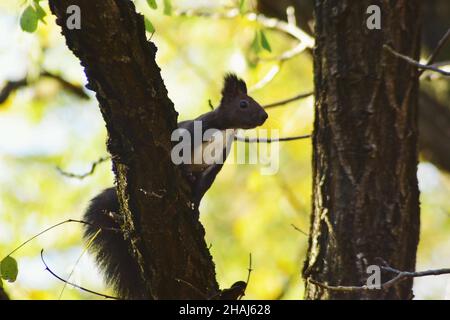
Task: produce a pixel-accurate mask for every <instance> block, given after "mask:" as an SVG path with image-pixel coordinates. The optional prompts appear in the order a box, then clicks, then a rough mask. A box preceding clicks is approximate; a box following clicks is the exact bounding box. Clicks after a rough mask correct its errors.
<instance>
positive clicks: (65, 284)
mask: <svg viewBox="0 0 450 320" xmlns="http://www.w3.org/2000/svg"><path fill="white" fill-rule="evenodd" d="M100 232H102V229H101V228H100V229H98V230H97V232H96V233H95V234H94V235H93V236H92V237H91V238H90V239H89V241H88V243H87V244H86V246H84V248H83V251H82V252H81V254H80V256H79V257H78V259H77V261H75V264H74V265H73V268H72V270H71V271H70V273H69V276H68V277H67V281H70V279H71V278H72V275H73V273H74V272H75V268H76V267H77V266H78V264H79V263H80V261H81V258H83V256H84V254H85V253H86V252H87V251H88V250H89V249H90V247H91V246H92V244H93V243H94V240H95V239H96V238H97V237H98V235H99V234H100ZM67 283H68V282H65V283H64V286H63V287H62V289H61V292H60V293H59V297H58V300H61V298H62V296H63V293H64V290H65V289H66V286H67Z"/></svg>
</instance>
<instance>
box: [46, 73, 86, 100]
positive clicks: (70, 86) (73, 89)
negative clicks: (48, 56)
mask: <svg viewBox="0 0 450 320" xmlns="http://www.w3.org/2000/svg"><path fill="white" fill-rule="evenodd" d="M41 77H47V78H50V79H53V80H55V81H56V82H58V83H59V84H60V85H61V87H62V88H63V89H64V90H66V91H67V92H70V93H72V94H73V95H75V96H77V97H78V98H80V99H83V100H89V95H88V94H87V93H86V91H85V90H84V88H83V86H80V85H78V84H74V83H72V82H70V81H67V80H66V79H64V78H63V77H62V76H60V75H58V74H55V73H51V72H49V71H42V72H41Z"/></svg>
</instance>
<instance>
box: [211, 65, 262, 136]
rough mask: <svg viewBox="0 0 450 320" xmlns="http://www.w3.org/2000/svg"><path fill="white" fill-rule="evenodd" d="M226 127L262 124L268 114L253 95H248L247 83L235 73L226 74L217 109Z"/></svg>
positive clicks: (248, 126) (250, 126)
mask: <svg viewBox="0 0 450 320" xmlns="http://www.w3.org/2000/svg"><path fill="white" fill-rule="evenodd" d="M217 112H219V113H220V115H221V116H220V117H221V119H223V121H224V124H225V127H226V128H230V129H252V128H256V127H258V126H260V125H262V124H263V123H264V122H265V121H266V119H267V117H268V115H267V113H266V111H264V109H263V108H262V107H261V106H260V105H259V103H258V102H256V101H255V100H254V99H253V98H252V97H250V96H248V95H247V85H246V84H245V82H244V81H243V80H242V79H239V78H238V77H237V76H236V75H235V74H232V73H229V74H227V75H226V76H225V80H224V85H223V89H222V100H221V101H220V106H219V108H218V109H217Z"/></svg>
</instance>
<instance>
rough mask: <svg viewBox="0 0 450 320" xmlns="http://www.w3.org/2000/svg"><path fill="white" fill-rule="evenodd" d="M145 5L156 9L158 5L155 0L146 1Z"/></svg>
mask: <svg viewBox="0 0 450 320" xmlns="http://www.w3.org/2000/svg"><path fill="white" fill-rule="evenodd" d="M147 3H148V5H149V7H150V8H152V9H158V4H157V3H156V0H147Z"/></svg>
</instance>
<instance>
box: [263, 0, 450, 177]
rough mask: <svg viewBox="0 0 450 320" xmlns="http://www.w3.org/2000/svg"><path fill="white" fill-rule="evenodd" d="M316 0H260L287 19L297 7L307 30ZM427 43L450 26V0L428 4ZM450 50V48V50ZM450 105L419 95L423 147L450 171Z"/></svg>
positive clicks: (424, 154)
mask: <svg viewBox="0 0 450 320" xmlns="http://www.w3.org/2000/svg"><path fill="white" fill-rule="evenodd" d="M313 2H314V0H280V1H272V0H259V1H258V10H259V11H260V12H261V13H263V14H266V15H268V16H273V17H277V18H278V19H286V8H287V7H288V6H293V7H294V8H295V15H296V18H297V23H298V24H299V26H300V27H301V28H302V29H304V30H309V25H310V22H311V21H312V20H313ZM424 11H425V17H424V21H426V22H427V23H425V24H424V30H423V35H424V37H423V38H424V40H423V42H424V44H425V45H426V46H427V47H428V50H429V51H432V50H433V48H434V47H435V46H436V45H437V43H438V42H439V40H440V37H442V35H443V34H444V33H445V30H446V29H447V28H448V16H449V14H448V12H450V4H449V3H448V0H429V1H427V5H426V6H424ZM448 50H450V48H449V49H448ZM448 50H447V51H445V50H443V52H442V53H441V55H440V56H441V57H442V59H444V60H445V58H444V57H446V56H448ZM449 127H450V108H449V106H445V105H441V103H439V102H438V100H436V98H434V97H433V96H431V95H430V94H428V93H427V92H426V91H425V90H424V89H422V90H421V92H420V98H419V131H420V135H419V150H420V152H421V156H422V157H423V159H424V160H426V161H429V162H431V163H433V164H434V165H435V166H437V167H438V168H440V169H441V170H444V171H447V172H450V152H448V150H450V130H447V129H446V128H449Z"/></svg>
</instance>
